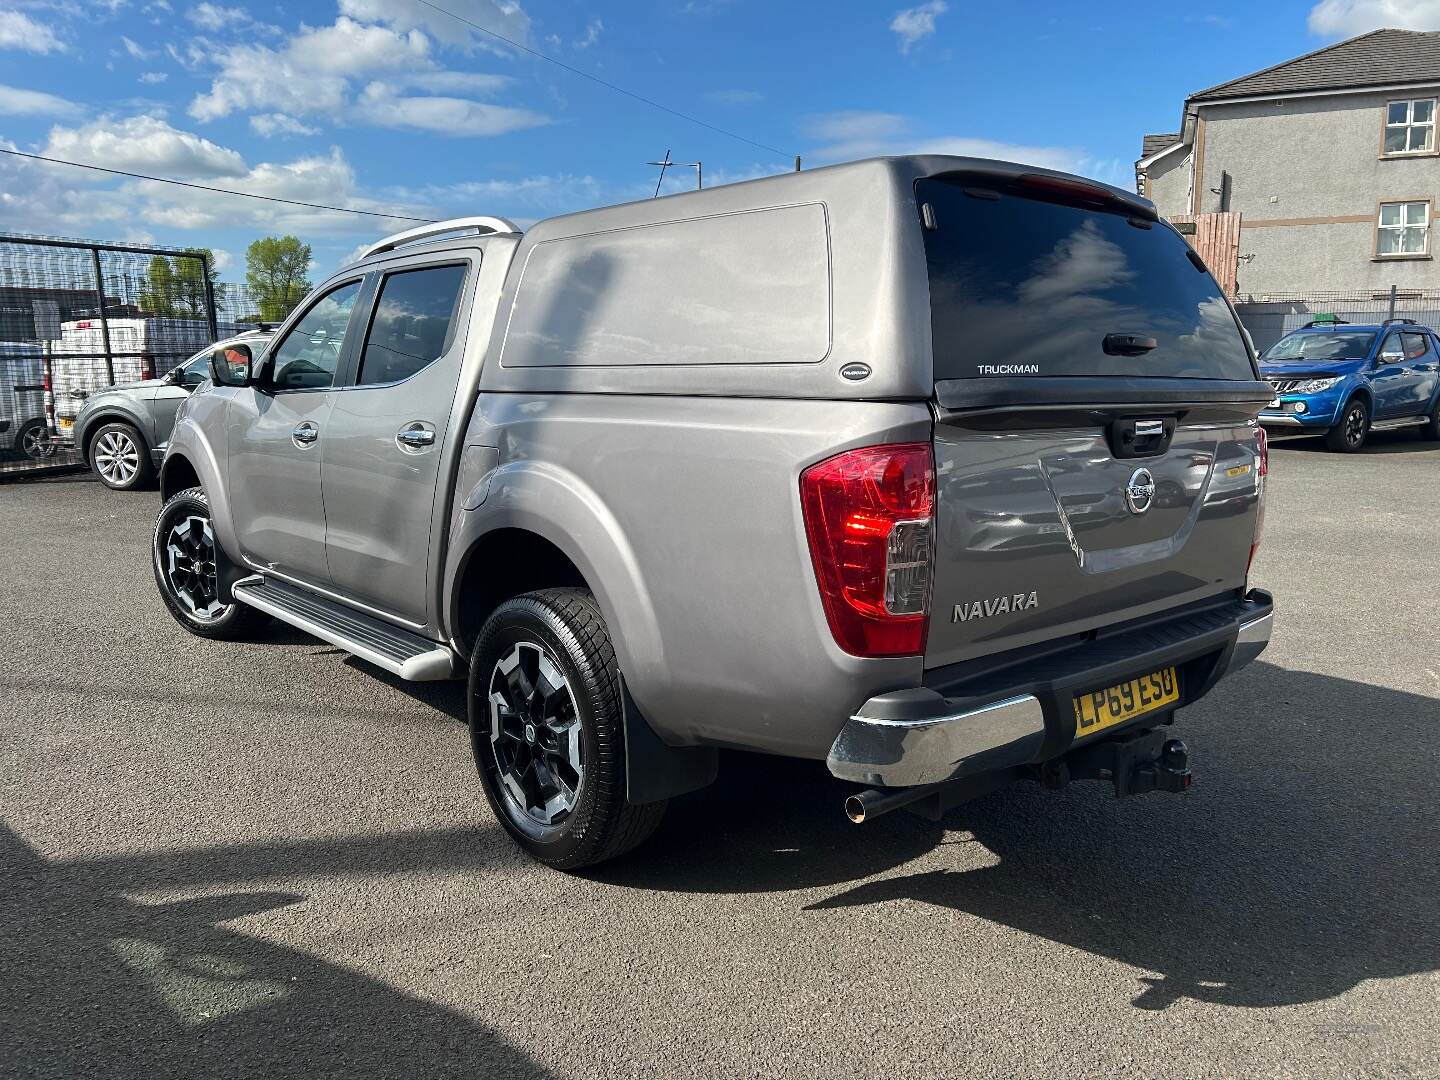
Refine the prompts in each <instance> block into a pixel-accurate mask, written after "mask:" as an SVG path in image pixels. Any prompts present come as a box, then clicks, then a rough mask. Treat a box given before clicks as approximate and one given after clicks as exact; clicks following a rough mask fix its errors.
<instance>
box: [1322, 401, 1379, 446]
mask: <svg viewBox="0 0 1440 1080" xmlns="http://www.w3.org/2000/svg"><path fill="white" fill-rule="evenodd" d="M1369 434H1370V407H1369V406H1368V405H1366V404H1365V399H1364V398H1358V397H1354V398H1351V399H1350V400H1349V401H1347V402H1346V403H1345V408H1344V409H1342V410H1341V412H1340V420H1339V421H1338V422H1337V423H1336V424H1335V426H1334V427H1332V428H1331V429H1330V430H1329V431H1327V432H1326V433H1325V445H1326V446H1328V447H1329V448H1330V449H1331V450H1335V451H1338V452H1339V453H1342V454H1353V453H1354V452H1355V451H1356V450H1359V449H1360V448H1361V447H1362V446H1364V445H1365V439H1366V438H1367V437H1368V436H1369Z"/></svg>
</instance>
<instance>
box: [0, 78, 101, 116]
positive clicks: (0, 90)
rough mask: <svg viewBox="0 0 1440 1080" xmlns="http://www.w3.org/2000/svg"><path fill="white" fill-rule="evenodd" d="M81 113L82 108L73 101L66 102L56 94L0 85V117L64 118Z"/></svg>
mask: <svg viewBox="0 0 1440 1080" xmlns="http://www.w3.org/2000/svg"><path fill="white" fill-rule="evenodd" d="M80 111H81V109H80V106H79V105H76V104H75V103H74V102H73V101H66V100H65V99H64V98H62V97H56V96H55V95H54V94H46V93H44V92H42V91H40V90H22V89H21V88H20V87H18V86H3V85H0V115H4V116H59V117H64V116H75V115H77V114H78V113H79V112H80Z"/></svg>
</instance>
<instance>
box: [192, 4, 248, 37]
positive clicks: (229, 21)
mask: <svg viewBox="0 0 1440 1080" xmlns="http://www.w3.org/2000/svg"><path fill="white" fill-rule="evenodd" d="M185 18H187V19H189V20H190V21H191V22H192V23H194V24H195V25H196V26H198V27H200V29H202V30H210V31H212V32H214V31H220V30H224V29H227V28H228V27H231V26H239V25H242V24H244V23H248V22H249V21H250V13H249V12H248V11H246V10H245V9H244V8H239V7H221V6H220V5H219V4H210V3H204V4H196V5H195V6H194V7H193V8H191V9H190V10H189V11H187V12H186V13H185Z"/></svg>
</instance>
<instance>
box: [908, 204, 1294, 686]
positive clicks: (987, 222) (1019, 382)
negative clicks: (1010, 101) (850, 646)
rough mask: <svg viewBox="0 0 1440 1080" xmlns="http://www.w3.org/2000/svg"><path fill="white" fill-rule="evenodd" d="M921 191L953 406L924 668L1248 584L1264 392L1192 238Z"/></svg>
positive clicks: (937, 348) (941, 401)
mask: <svg viewBox="0 0 1440 1080" xmlns="http://www.w3.org/2000/svg"><path fill="white" fill-rule="evenodd" d="M917 196H918V198H919V201H920V202H921V204H922V210H923V217H924V220H925V221H926V222H927V228H926V231H925V240H926V251H927V260H928V263H929V270H930V286H931V308H932V330H933V340H934V358H935V375H936V413H937V421H936V427H935V441H934V449H935V465H936V495H937V506H936V543H935V556H934V557H935V572H934V580H933V591H932V607H931V622H930V631H929V636H928V640H927V645H926V654H925V663H926V667H927V668H933V667H939V666H942V665H947V664H953V663H958V662H961V661H966V660H972V659H975V658H978V657H983V656H988V655H990V654H993V653H997V652H1001V651H1005V650H1010V649H1017V648H1021V647H1023V646H1027V645H1033V644H1036V643H1038V642H1049V641H1054V640H1055V639H1057V638H1064V637H1067V636H1069V635H1076V634H1081V633H1084V632H1086V631H1089V630H1094V629H1097V628H1100V627H1105V626H1111V625H1114V624H1117V623H1121V622H1125V621H1128V620H1130V619H1134V618H1140V617H1144V616H1147V615H1151V614H1154V613H1156V612H1161V611H1166V610H1169V609H1172V608H1175V607H1178V606H1181V605H1184V604H1186V603H1189V602H1192V601H1196V600H1202V599H1204V598H1207V597H1212V596H1216V595H1218V594H1222V593H1225V592H1227V591H1233V590H1235V589H1238V588H1240V587H1241V586H1243V585H1244V583H1245V578H1246V574H1247V572H1248V567H1249V560H1250V553H1251V545H1252V544H1253V542H1254V540H1255V531H1256V523H1257V515H1258V511H1259V503H1260V496H1261V481H1260V476H1259V469H1258V457H1257V445H1256V435H1255V429H1254V427H1253V426H1252V421H1253V418H1254V417H1255V416H1256V414H1257V413H1258V412H1259V410H1260V409H1261V408H1262V407H1263V406H1264V405H1265V404H1266V403H1267V402H1268V400H1269V397H1270V388H1269V386H1268V385H1266V384H1265V383H1262V382H1260V381H1259V380H1258V379H1257V378H1256V373H1255V368H1254V364H1253V361H1252V359H1251V357H1250V353H1249V351H1248V349H1247V348H1246V345H1245V343H1244V340H1243V338H1242V336H1241V332H1240V329H1239V326H1238V324H1237V323H1236V321H1235V319H1234V316H1233V314H1232V313H1231V309H1230V307H1229V305H1228V303H1227V302H1226V301H1225V299H1224V297H1223V296H1222V295H1221V294H1220V292H1219V289H1218V287H1217V286H1216V284H1215V282H1214V279H1213V278H1212V277H1211V276H1210V275H1209V273H1208V272H1206V271H1205V270H1204V267H1203V264H1199V263H1198V260H1194V259H1192V258H1191V257H1190V251H1189V248H1188V246H1187V245H1186V244H1185V242H1184V241H1183V240H1182V239H1181V238H1180V237H1179V236H1178V235H1177V234H1176V233H1174V232H1173V231H1172V230H1171V229H1169V228H1168V227H1166V226H1164V225H1162V224H1160V223H1157V222H1155V221H1153V219H1149V220H1147V219H1146V218H1145V217H1144V216H1143V215H1140V214H1137V213H1136V212H1135V208H1134V207H1133V206H1128V207H1127V206H1126V205H1125V204H1123V203H1121V204H1114V205H1112V204H1108V203H1107V202H1106V200H1104V199H1101V198H1097V199H1095V200H1094V201H1090V200H1087V199H1085V198H1084V197H1083V196H1082V197H1081V198H1079V199H1077V198H1075V196H1074V194H1073V192H1069V191H1060V192H1056V191H1054V190H1045V189H1038V190H1030V189H1027V188H1024V187H1021V186H1017V185H1016V184H1015V183H1014V182H1013V181H1007V182H1005V183H1004V184H1003V185H1002V184H1000V183H987V182H986V180H985V179H984V178H983V177H957V178H946V179H943V180H942V179H930V180H922V181H920V183H919V184H918V185H917ZM930 226H933V228H932V227H930Z"/></svg>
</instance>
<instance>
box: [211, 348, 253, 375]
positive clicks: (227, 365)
mask: <svg viewBox="0 0 1440 1080" xmlns="http://www.w3.org/2000/svg"><path fill="white" fill-rule="evenodd" d="M210 378H212V379H213V380H214V381H215V385H216V386H249V385H250V384H251V383H253V382H254V381H255V360H254V357H252V356H251V354H250V346H249V345H241V344H239V343H236V344H234V345H227V346H225V347H224V348H223V349H216V350H215V351H214V352H213V353H211V354H210Z"/></svg>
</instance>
